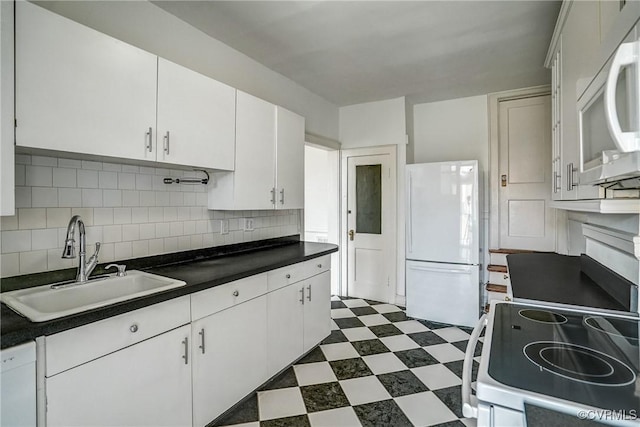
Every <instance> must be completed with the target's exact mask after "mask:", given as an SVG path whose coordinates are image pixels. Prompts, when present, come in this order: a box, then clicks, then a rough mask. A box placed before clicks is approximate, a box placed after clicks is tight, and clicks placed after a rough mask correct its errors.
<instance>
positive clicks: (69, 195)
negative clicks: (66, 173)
mask: <svg viewBox="0 0 640 427" xmlns="http://www.w3.org/2000/svg"><path fill="white" fill-rule="evenodd" d="M58 206H60V207H70V208H79V207H81V206H82V190H80V189H79V188H59V189H58Z"/></svg>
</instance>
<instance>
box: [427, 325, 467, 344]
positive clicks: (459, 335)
mask: <svg viewBox="0 0 640 427" xmlns="http://www.w3.org/2000/svg"><path fill="white" fill-rule="evenodd" d="M433 332H434V333H435V334H438V335H440V336H441V337H442V338H444V339H445V340H447V341H448V342H456V341H464V340H468V339H469V337H470V335H469V334H468V333H466V332H465V331H463V330H461V329H458V328H456V327H455V326H454V327H451V328H442V329H434V330H433Z"/></svg>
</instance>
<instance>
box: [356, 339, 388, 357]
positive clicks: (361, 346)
mask: <svg viewBox="0 0 640 427" xmlns="http://www.w3.org/2000/svg"><path fill="white" fill-rule="evenodd" d="M351 345H352V346H353V347H354V348H355V349H356V351H357V352H358V354H359V355H360V356H369V355H371V354H379V353H387V352H389V351H391V350H389V349H388V348H387V346H386V345H384V344H383V343H382V341H380V340H378V339H375V340H365V341H355V342H352V343H351Z"/></svg>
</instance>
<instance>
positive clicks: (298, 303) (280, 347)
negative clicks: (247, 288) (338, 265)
mask: <svg viewBox="0 0 640 427" xmlns="http://www.w3.org/2000/svg"><path fill="white" fill-rule="evenodd" d="M267 304H268V309H267V318H268V320H267V329H268V330H267V337H268V340H267V358H268V359H267V360H268V362H267V366H268V368H269V372H270V373H276V372H278V371H279V370H281V369H282V368H284V367H285V366H287V365H288V364H289V363H291V362H293V361H294V360H296V359H297V358H298V357H300V355H302V354H303V353H305V352H307V351H309V350H310V349H311V348H313V347H314V346H315V345H317V344H318V343H319V342H320V341H322V340H323V339H324V338H326V337H327V335H329V333H330V332H331V273H330V272H329V271H325V272H324V273H321V274H318V275H316V276H312V277H310V278H306V279H303V280H301V281H299V282H297V283H294V284H291V285H288V286H285V287H283V288H280V289H278V290H276V291H273V292H271V293H270V294H269V295H268V299H267Z"/></svg>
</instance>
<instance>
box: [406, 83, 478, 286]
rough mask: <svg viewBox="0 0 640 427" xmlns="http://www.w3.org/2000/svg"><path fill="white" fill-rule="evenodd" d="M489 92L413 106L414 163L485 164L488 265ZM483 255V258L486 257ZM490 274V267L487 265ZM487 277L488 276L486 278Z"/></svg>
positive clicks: (412, 148) (411, 150)
mask: <svg viewBox="0 0 640 427" xmlns="http://www.w3.org/2000/svg"><path fill="white" fill-rule="evenodd" d="M487 101H488V100H487V96H486V95H481V96H473V97H469V98H458V99H450V100H447V101H439V102H430V103H426V104H417V105H414V106H413V134H412V138H411V140H412V143H413V147H411V149H409V150H408V151H409V152H411V153H412V154H413V163H427V162H443V161H451V160H478V163H479V165H480V168H481V177H482V179H481V181H482V185H481V187H480V196H481V198H482V212H481V217H480V221H481V226H482V234H483V239H482V240H481V246H482V248H483V249H482V250H483V252H484V254H485V255H484V257H482V258H484V265H485V266H486V265H487V264H488V261H489V258H488V248H489V241H488V239H489V122H488V120H489V119H488V114H489V113H488V104H487ZM482 258H481V259H482ZM483 274H484V275H485V276H486V275H487V272H486V269H484V268H483ZM486 279H487V278H485V281H486Z"/></svg>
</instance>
